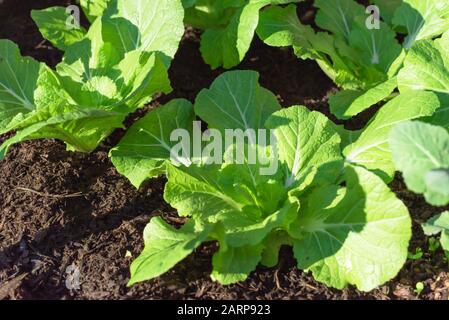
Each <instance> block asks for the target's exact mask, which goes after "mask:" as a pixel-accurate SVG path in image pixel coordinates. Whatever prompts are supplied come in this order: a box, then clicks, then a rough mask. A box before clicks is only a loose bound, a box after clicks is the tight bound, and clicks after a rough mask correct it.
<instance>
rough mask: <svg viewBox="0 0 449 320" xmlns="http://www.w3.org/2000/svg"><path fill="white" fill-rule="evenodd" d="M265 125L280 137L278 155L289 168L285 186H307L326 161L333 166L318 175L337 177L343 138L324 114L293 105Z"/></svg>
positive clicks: (322, 178)
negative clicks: (306, 183)
mask: <svg viewBox="0 0 449 320" xmlns="http://www.w3.org/2000/svg"><path fill="white" fill-rule="evenodd" d="M266 127H267V128H268V129H272V130H274V134H275V136H276V138H277V147H278V149H279V158H280V160H281V162H283V163H284V164H285V167H286V168H285V169H286V171H287V174H286V176H285V181H284V185H285V187H286V188H289V189H292V188H297V187H298V186H299V185H302V187H305V186H306V185H304V181H307V180H308V179H312V178H313V176H315V175H316V172H317V170H318V168H320V167H321V166H323V165H324V164H330V166H329V168H327V170H325V171H323V172H320V175H319V176H318V177H317V178H318V179H320V180H324V181H327V182H334V181H335V180H336V179H337V177H338V174H339V173H340V171H341V168H342V157H341V150H340V142H341V139H340V137H339V135H338V134H337V133H336V132H335V130H334V124H332V123H331V121H329V120H328V119H327V118H326V117H325V116H324V115H323V114H321V113H318V112H310V111H308V110H307V108H305V107H302V106H294V107H291V108H288V109H283V110H281V111H278V112H276V113H274V114H273V115H272V116H271V117H270V118H269V119H268V120H267V123H266ZM311 176H312V177H311Z"/></svg>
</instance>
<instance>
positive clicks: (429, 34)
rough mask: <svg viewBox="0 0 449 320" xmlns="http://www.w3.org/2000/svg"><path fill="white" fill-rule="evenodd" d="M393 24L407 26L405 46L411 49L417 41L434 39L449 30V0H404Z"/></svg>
mask: <svg viewBox="0 0 449 320" xmlns="http://www.w3.org/2000/svg"><path fill="white" fill-rule="evenodd" d="M393 24H394V25H395V26H401V27H405V28H406V30H407V32H408V36H407V37H406V38H405V41H404V47H405V48H406V49H410V48H411V47H412V46H413V44H414V43H415V41H418V40H422V39H433V38H435V37H438V36H439V35H441V34H443V33H445V32H446V31H447V30H449V1H448V0H439V1H434V0H403V3H402V5H401V6H400V7H399V8H398V9H397V10H396V12H395V15H394V18H393Z"/></svg>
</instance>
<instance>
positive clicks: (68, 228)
mask: <svg viewBox="0 0 449 320" xmlns="http://www.w3.org/2000/svg"><path fill="white" fill-rule="evenodd" d="M56 4H61V5H62V4H67V1H45V0H39V1H37V0H35V1H24V0H21V1H17V0H15V1H8V0H7V1H6V2H5V3H4V4H0V21H1V22H0V38H8V39H11V40H13V41H15V42H16V43H18V44H19V46H20V48H21V50H22V53H23V54H25V55H30V56H32V57H34V58H36V59H38V60H40V61H45V62H46V63H48V64H50V65H52V66H54V65H55V64H56V63H57V62H58V61H59V60H60V58H61V53H60V52H58V51H57V50H55V49H54V48H52V47H51V45H50V44H49V43H48V42H46V41H44V40H43V39H42V37H41V36H40V34H39V32H38V31H37V29H36V27H35V25H34V23H33V22H32V20H31V18H30V10H31V9H32V8H45V7H48V6H50V5H56ZM306 8H307V6H304V7H302V8H300V10H299V11H300V14H301V15H302V17H303V19H308V17H310V16H313V12H310V11H308V10H306ZM198 41H199V33H198V32H196V31H194V30H187V31H186V35H185V37H184V39H183V41H182V44H181V47H180V50H179V52H178V54H177V55H176V58H175V60H174V62H173V65H172V68H171V70H170V76H171V80H172V85H173V88H174V91H173V93H172V94H170V95H169V96H161V97H158V98H157V99H156V100H155V101H154V102H152V103H151V105H149V106H148V107H146V108H145V109H143V110H141V111H139V112H138V113H136V114H135V115H133V116H131V117H130V119H129V120H128V121H127V124H128V125H129V124H130V123H132V121H134V120H135V119H136V118H138V117H140V116H141V115H142V114H144V112H145V111H147V110H148V109H150V108H153V107H157V106H158V105H160V104H163V103H165V102H167V101H168V100H169V99H171V98H174V97H184V98H187V99H189V100H191V101H193V100H194V98H195V96H196V95H197V93H198V92H199V91H200V90H201V89H202V88H205V87H208V86H209V85H210V84H211V83H212V81H213V80H214V79H215V77H216V76H217V75H219V74H220V73H221V72H223V70H217V71H211V70H210V68H209V67H208V66H207V65H205V64H204V63H203V61H202V59H201V56H200V54H199V50H198ZM239 68H240V69H252V70H257V71H258V72H259V73H260V81H261V84H262V85H263V86H264V87H266V88H268V89H270V90H271V91H273V92H275V93H276V94H277V95H278V98H279V100H280V102H281V103H282V105H283V106H285V107H287V106H291V105H295V104H303V105H306V106H307V107H309V108H310V109H313V110H319V111H321V112H323V113H325V114H327V115H329V112H328V105H327V97H328V95H329V94H330V93H332V92H333V91H335V90H336V88H335V87H334V86H333V84H332V82H331V81H330V80H329V79H327V77H326V76H325V75H324V74H323V73H322V72H321V70H320V69H319V68H318V67H317V65H316V64H315V63H314V62H311V61H306V62H304V61H301V60H298V59H297V58H295V56H294V55H293V54H292V52H291V51H290V50H282V49H276V48H270V47H267V46H265V45H264V44H262V43H261V42H260V41H258V40H255V41H254V44H253V46H252V48H251V50H250V52H249V54H248V56H247V58H246V59H245V61H244V62H243V63H242V65H241V66H239ZM372 112H373V111H372V110H371V111H370V112H368V113H367V114H365V115H362V116H361V117H359V118H358V119H356V120H355V121H353V122H352V123H348V124H347V126H348V127H349V128H361V127H362V126H363V125H364V123H365V122H366V121H367V119H368V116H369V115H370V114H372ZM122 134H123V131H121V130H119V131H117V132H116V133H114V135H112V137H111V138H110V139H109V140H108V141H106V142H105V143H104V145H103V146H102V147H100V148H99V149H98V150H97V151H95V152H94V153H92V154H90V155H89V154H81V153H71V152H67V151H65V148H64V145H63V144H62V143H61V142H59V141H54V140H41V141H33V142H24V143H21V144H19V145H16V146H14V147H13V148H12V149H11V151H10V153H9V154H8V156H7V157H6V159H5V160H4V161H2V162H0V299H416V294H415V293H414V290H413V289H414V287H415V284H416V283H417V282H419V281H421V282H423V283H424V285H425V289H424V291H423V293H422V294H421V295H420V298H423V299H444V300H447V299H448V296H449V274H448V273H447V270H448V264H447V262H446V263H445V262H443V253H442V252H441V251H440V250H437V251H436V252H433V253H431V252H429V250H428V244H427V238H426V237H424V235H423V233H422V231H421V230H420V227H419V222H422V221H424V220H426V219H427V218H429V217H430V216H432V215H434V214H437V213H439V212H441V209H436V208H432V207H429V206H428V205H427V204H426V203H425V202H424V201H423V199H422V198H420V197H417V196H415V195H413V194H411V193H409V192H408V191H407V190H406V188H405V186H404V184H403V183H402V182H401V179H400V178H399V177H398V179H396V180H395V182H394V183H393V184H392V188H393V189H394V190H395V192H396V193H397V195H398V196H399V197H400V198H401V199H403V200H404V201H405V203H406V204H407V206H408V207H409V209H410V212H411V215H412V216H413V219H414V236H413V241H412V244H411V248H410V251H413V252H414V251H415V250H416V248H422V250H423V251H424V255H423V257H422V258H421V259H420V260H417V261H414V262H413V261H408V262H407V264H406V265H405V266H404V268H403V269H402V271H401V272H400V274H399V275H398V276H397V277H396V278H395V279H394V280H392V281H390V282H389V283H387V284H386V285H384V286H382V287H380V288H379V289H376V290H374V291H373V292H371V293H360V292H358V291H357V290H355V289H353V288H349V289H346V290H343V291H338V290H333V289H328V288H326V287H325V286H324V285H321V284H319V283H317V282H316V281H314V280H313V278H312V276H311V275H310V274H308V273H304V272H301V271H298V270H297V269H296V268H295V262H294V259H293V257H292V253H291V250H290V249H289V248H283V250H282V254H281V258H280V263H279V266H278V267H276V268H273V269H265V268H258V269H257V271H256V272H254V273H252V275H251V276H250V278H249V279H248V280H247V281H246V282H244V283H240V284H237V285H233V286H227V287H224V286H221V285H219V284H217V283H214V282H212V281H211V280H210V278H209V273H210V269H211V256H212V254H213V252H214V250H215V245H205V246H202V247H201V248H199V249H198V250H196V252H195V253H194V254H192V255H191V256H190V257H189V258H187V259H186V260H184V261H183V262H181V263H180V264H178V265H177V266H176V267H175V268H174V269H173V270H172V271H170V272H168V273H167V274H165V275H164V276H162V277H160V278H158V279H155V280H153V281H147V282H145V283H142V284H139V285H136V286H133V287H132V288H127V287H126V283H127V280H128V279H129V264H130V262H131V261H132V259H133V258H134V257H136V256H137V255H138V254H139V252H140V250H141V249H142V245H143V243H142V242H143V241H142V231H143V228H144V226H145V225H146V223H147V222H148V221H149V220H150V218H151V217H153V216H157V215H162V216H163V217H164V218H165V219H166V220H167V221H169V222H171V223H173V224H180V223H182V220H180V219H179V218H177V215H176V211H175V210H173V209H172V208H170V207H169V206H168V205H167V204H165V202H164V201H163V197H162V193H163V188H164V183H165V181H164V179H157V180H152V181H150V182H148V183H147V184H146V185H145V186H144V187H142V188H141V189H140V190H135V189H134V188H133V187H132V186H131V185H130V184H129V183H128V181H127V180H126V179H125V178H123V177H121V176H120V175H119V174H118V173H117V172H116V171H115V169H114V167H113V166H112V164H111V162H110V160H109V159H108V150H109V148H110V147H111V146H113V145H114V144H115V143H116V142H117V141H118V140H119V139H120V137H121V136H122ZM4 138H5V136H3V137H0V141H1V140H4ZM68 267H70V268H78V269H79V271H80V280H81V285H80V288H79V289H76V288H75V289H72V290H69V289H67V287H66V283H65V282H66V278H67V276H68V274H67V273H66V270H67V268H68ZM70 268H69V269H70Z"/></svg>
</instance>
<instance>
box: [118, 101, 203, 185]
mask: <svg viewBox="0 0 449 320" xmlns="http://www.w3.org/2000/svg"><path fill="white" fill-rule="evenodd" d="M194 120H195V115H194V113H193V106H192V104H191V103H190V102H189V101H187V100H184V99H175V100H172V101H170V102H169V103H167V104H166V105H164V106H162V107H158V108H157V109H155V110H152V111H151V112H150V113H148V114H147V115H146V116H145V117H144V118H142V119H140V120H139V121H137V122H136V123H135V124H134V125H133V126H132V127H131V128H130V129H129V130H128V131H127V133H126V135H125V136H124V137H123V139H122V140H121V141H120V143H119V144H118V145H117V146H116V147H115V148H113V149H112V150H111V153H110V154H111V158H112V163H113V164H114V166H115V167H116V169H117V171H118V172H119V173H121V174H122V175H124V176H125V177H127V178H128V179H129V180H130V181H131V183H132V184H133V185H134V186H135V187H136V188H139V187H140V185H141V184H142V183H143V182H144V181H145V180H147V179H149V178H153V177H157V176H158V175H160V174H163V173H164V172H165V162H166V161H167V160H170V158H171V156H172V154H171V150H172V148H173V146H174V145H175V144H177V143H178V142H177V141H171V139H170V136H171V134H172V132H173V131H174V130H176V129H186V130H187V131H188V132H189V133H191V131H192V129H191V128H192V123H193V121H194ZM189 148H190V145H189ZM185 160H186V161H188V162H190V159H185Z"/></svg>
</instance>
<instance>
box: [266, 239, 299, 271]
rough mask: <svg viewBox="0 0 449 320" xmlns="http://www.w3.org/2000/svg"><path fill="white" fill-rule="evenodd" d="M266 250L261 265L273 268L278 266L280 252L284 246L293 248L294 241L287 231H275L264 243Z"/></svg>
mask: <svg viewBox="0 0 449 320" xmlns="http://www.w3.org/2000/svg"><path fill="white" fill-rule="evenodd" d="M263 245H264V250H263V252H262V259H261V261H260V263H261V264H262V265H264V266H265V267H268V268H272V267H275V266H276V265H277V264H278V261H279V250H280V249H281V247H282V246H283V245H289V246H292V245H293V244H292V241H291V238H290V237H289V235H288V234H287V233H286V232H285V231H273V232H272V233H271V234H269V235H268V236H267V237H266V238H265V240H264V242H263Z"/></svg>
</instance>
